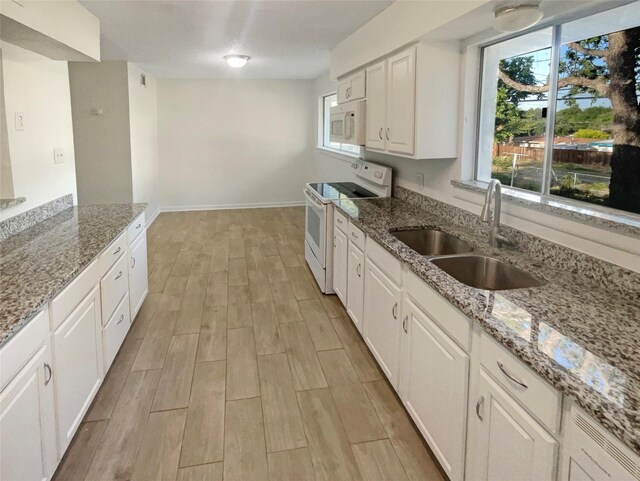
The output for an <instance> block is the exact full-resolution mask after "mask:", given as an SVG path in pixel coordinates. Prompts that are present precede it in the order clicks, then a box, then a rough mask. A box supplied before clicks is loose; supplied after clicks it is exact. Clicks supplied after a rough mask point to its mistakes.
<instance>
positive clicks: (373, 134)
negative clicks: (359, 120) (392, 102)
mask: <svg viewBox="0 0 640 481" xmlns="http://www.w3.org/2000/svg"><path fill="white" fill-rule="evenodd" d="M367 90H368V91H369V96H368V98H367V109H366V110H367V113H366V122H365V126H366V139H365V145H366V147H367V148H368V149H375V150H385V148H386V146H387V139H386V138H385V126H386V123H387V119H386V115H387V113H386V103H387V99H386V90H387V61H386V60H385V61H383V62H380V63H377V64H375V65H372V66H371V67H369V68H368V69H367Z"/></svg>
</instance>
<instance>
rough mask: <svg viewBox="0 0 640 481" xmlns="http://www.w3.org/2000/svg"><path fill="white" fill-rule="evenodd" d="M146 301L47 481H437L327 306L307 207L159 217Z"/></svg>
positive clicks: (393, 400) (336, 307)
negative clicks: (309, 247) (316, 273)
mask: <svg viewBox="0 0 640 481" xmlns="http://www.w3.org/2000/svg"><path fill="white" fill-rule="evenodd" d="M147 236H148V249H149V250H148V258H149V295H148V297H147V299H146V301H145V303H144V305H143V307H142V309H141V311H140V313H139V314H138V316H137V318H136V319H135V322H134V323H133V325H132V327H131V330H130V332H129V334H128V335H127V338H126V339H125V342H124V344H123V345H122V348H121V350H120V352H119V354H118V356H117V357H116V360H115V361H114V364H113V366H112V367H111V370H110V372H109V374H108V376H107V378H106V379H105V381H104V384H103V385H102V387H101V389H100V391H99V392H98V395H97V397H96V399H95V401H94V403H93V405H92V407H91V409H90V410H89V412H88V413H87V415H86V418H85V419H84V422H83V424H82V426H81V428H80V429H79V430H78V433H77V435H76V437H75V439H74V441H73V443H72V445H71V447H70V448H69V450H68V451H67V454H66V456H65V458H64V459H63V461H62V463H61V464H60V467H59V468H58V471H57V473H56V476H55V478H54V479H55V480H56V481H129V480H134V481H152V480H153V481H155V480H163V481H165V480H166V481H219V480H223V479H224V480H225V481H261V480H265V481H269V480H270V481H308V480H309V481H311V480H315V481H342V480H344V481H356V480H362V481H374V480H376V481H377V480H384V481H396V480H397V481H405V480H410V481H431V480H438V481H442V480H443V479H444V478H443V476H442V475H441V472H440V470H439V468H438V467H437V465H436V463H435V461H433V459H432V457H431V454H430V453H429V451H428V449H426V448H425V445H424V442H423V441H422V439H421V438H420V436H419V435H418V433H417V432H416V430H415V427H414V425H413V424H412V422H411V421H410V419H409V417H408V415H407V413H406V411H405V410H404V408H403V407H402V405H401V403H400V402H399V400H398V399H397V397H396V396H395V394H394V393H393V391H392V388H390V386H389V385H388V384H387V382H386V381H385V380H383V376H382V374H381V372H380V370H379V367H378V365H377V364H376V362H375V360H374V359H373V357H372V355H371V353H370V352H369V350H368V348H367V347H366V346H365V344H364V342H363V340H362V338H361V337H360V335H359V334H358V332H357V330H356V329H355V328H354V326H353V324H352V323H351V320H350V319H349V318H348V316H347V314H346V312H345V311H344V309H343V307H342V305H341V304H340V302H339V301H338V300H337V298H336V296H325V295H322V293H321V292H320V291H319V289H318V287H317V284H316V283H315V281H314V279H313V278H312V275H311V272H310V271H309V269H308V268H307V264H306V262H305V260H304V210H303V209H302V208H282V209H255V210H234V211H205V212H187V213H163V214H161V215H160V216H159V217H158V218H157V220H156V221H155V222H154V223H153V224H152V225H151V226H150V227H149V229H148V232H147Z"/></svg>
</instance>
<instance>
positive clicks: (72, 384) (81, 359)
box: [52, 286, 103, 455]
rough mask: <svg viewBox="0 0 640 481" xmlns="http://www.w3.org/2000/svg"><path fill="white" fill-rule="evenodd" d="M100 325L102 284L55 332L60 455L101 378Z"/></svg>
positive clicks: (55, 370) (88, 404)
mask: <svg viewBox="0 0 640 481" xmlns="http://www.w3.org/2000/svg"><path fill="white" fill-rule="evenodd" d="M101 327H102V319H101V316H100V287H99V286H96V287H95V288H94V289H93V290H92V291H91V292H90V293H89V294H88V295H87V297H85V299H84V300H83V301H82V302H81V303H80V304H79V305H78V307H76V309H75V310H74V311H73V312H72V313H71V314H70V315H69V317H67V319H66V320H65V321H64V322H63V323H62V324H60V326H59V327H58V328H57V329H56V330H55V332H54V333H53V335H52V338H53V370H54V373H55V375H54V378H53V384H54V387H55V394H56V411H57V431H58V452H59V453H60V455H62V454H64V451H65V450H66V448H67V446H68V445H69V442H70V441H71V439H72V438H73V435H74V434H75V432H76V429H77V428H78V426H79V425H80V422H81V421H82V417H83V416H84V414H85V413H86V411H87V409H88V408H89V406H90V404H91V401H92V400H93V397H94V396H95V394H96V392H97V390H98V388H99V387H100V383H101V382H102V373H103V367H102V339H101V338H102V335H101V334H102V329H101Z"/></svg>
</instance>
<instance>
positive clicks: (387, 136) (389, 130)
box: [387, 129, 391, 140]
mask: <svg viewBox="0 0 640 481" xmlns="http://www.w3.org/2000/svg"><path fill="white" fill-rule="evenodd" d="M390 130H391V129H387V140H391V139H390V138H389V131H390Z"/></svg>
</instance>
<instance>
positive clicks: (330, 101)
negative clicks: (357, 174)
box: [322, 94, 360, 156]
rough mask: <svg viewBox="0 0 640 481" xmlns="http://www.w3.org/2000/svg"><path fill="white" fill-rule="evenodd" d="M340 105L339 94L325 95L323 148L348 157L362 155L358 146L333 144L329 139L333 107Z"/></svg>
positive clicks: (323, 101)
mask: <svg viewBox="0 0 640 481" xmlns="http://www.w3.org/2000/svg"><path fill="white" fill-rule="evenodd" d="M336 105H338V94H331V95H325V96H324V97H322V107H323V108H322V147H325V148H327V149H331V150H336V151H339V152H342V153H345V154H347V155H356V156H357V155H360V147H359V146H358V145H351V144H341V143H338V142H331V139H330V137H329V132H330V130H329V121H330V119H331V107H335V106H336Z"/></svg>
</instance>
